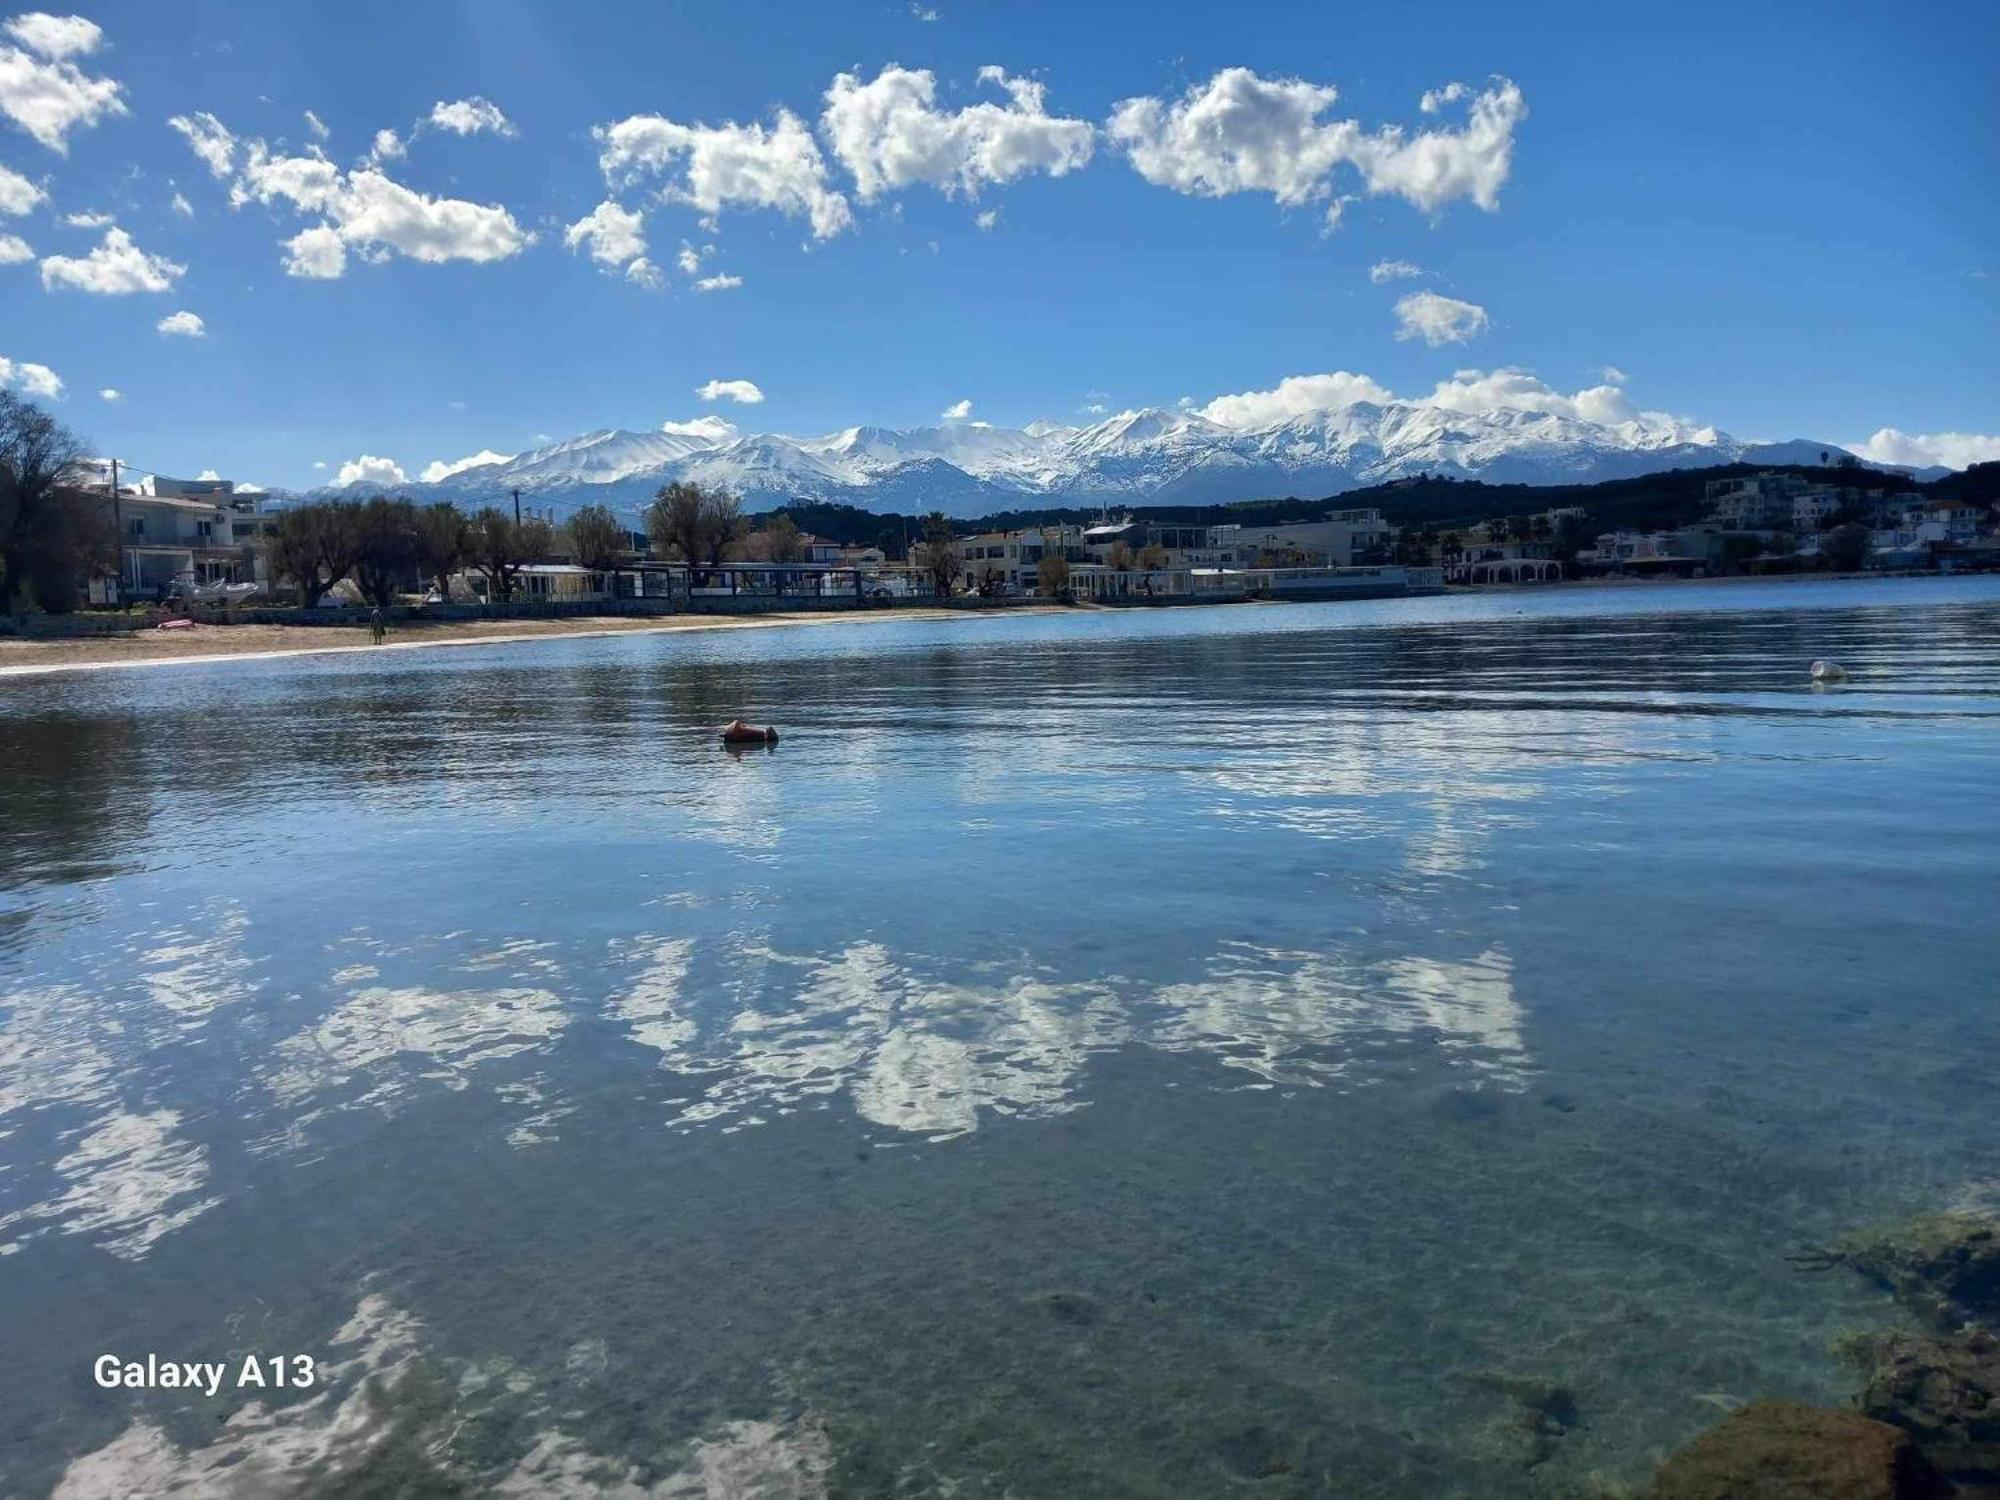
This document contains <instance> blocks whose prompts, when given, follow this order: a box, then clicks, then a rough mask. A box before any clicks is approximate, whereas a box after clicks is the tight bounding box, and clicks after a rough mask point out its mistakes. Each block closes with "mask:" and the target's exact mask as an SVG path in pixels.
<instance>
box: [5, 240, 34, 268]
mask: <svg viewBox="0 0 2000 1500" xmlns="http://www.w3.org/2000/svg"><path fill="white" fill-rule="evenodd" d="M34 258H35V252H34V250H33V248H32V247H31V246H30V245H29V244H28V242H27V241H26V240H24V239H22V238H21V237H20V236H19V235H18V234H0V266H18V265H22V264H24V263H25V262H27V261H31V260H33V259H34Z"/></svg>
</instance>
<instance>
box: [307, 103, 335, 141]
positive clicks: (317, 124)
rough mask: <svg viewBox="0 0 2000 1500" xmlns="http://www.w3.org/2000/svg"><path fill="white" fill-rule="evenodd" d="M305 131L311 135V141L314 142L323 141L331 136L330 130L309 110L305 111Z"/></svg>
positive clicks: (324, 122)
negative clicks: (308, 131)
mask: <svg viewBox="0 0 2000 1500" xmlns="http://www.w3.org/2000/svg"><path fill="white" fill-rule="evenodd" d="M306 129H308V130H310V131H311V132H312V133H313V139H314V140H316V141H323V140H325V139H326V138H327V137H328V136H330V135H332V134H333V132H332V131H331V130H328V129H327V128H326V121H324V120H322V119H321V118H320V117H319V116H318V115H316V114H314V113H313V112H312V111H311V110H307V111H306Z"/></svg>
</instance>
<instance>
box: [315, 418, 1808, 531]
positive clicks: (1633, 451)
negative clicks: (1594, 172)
mask: <svg viewBox="0 0 2000 1500" xmlns="http://www.w3.org/2000/svg"><path fill="white" fill-rule="evenodd" d="M688 425H690V426H693V427H695V428H696V429H697V430H694V431H688V430H665V431H659V432H628V431H621V430H618V429H606V430H604V431H600V432H589V433H585V434H583V435H582V436H580V437H574V438H569V439H566V440H565V441H562V442H558V443H550V444H548V445H546V446H544V447H540V448H536V449H534V450H532V451H530V452H527V453H521V454H517V455H515V456H514V457H512V458H509V459H507V460H505V461H504V462H488V463H484V464H479V465H474V466H471V467H467V468H463V469H460V470H458V471H457V472H455V473H452V474H449V475H447V476H446V477H444V478H441V479H439V480H437V481H436V482H434V483H430V484H421V483H419V484H411V485H407V486H399V487H397V492H398V493H402V494H408V495H410V496H411V498H413V499H420V500H428V499H449V500H456V501H459V502H461V503H463V504H472V505H479V504H491V503H496V502H498V501H501V500H503V499H505V497H506V496H507V494H508V492H509V491H511V490H515V489H518V490H519V491H520V492H521V495H522V497H523V498H524V499H531V500H532V501H533V502H534V503H536V504H537V505H541V506H544V507H547V508H549V509H551V510H552V511H553V512H554V513H555V514H556V516H557V517H558V518H560V517H561V516H562V515H564V514H566V513H567V512H568V511H570V510H572V509H575V508H576V507H579V506H582V505H586V504H592V503H597V504H603V505H607V506H609V507H610V508H611V509H612V510H613V511H615V512H617V513H619V514H620V515H623V516H625V517H627V518H629V519H631V520H632V521H633V522H635V523H636V522H637V520H638V518H639V517H640V515H641V514H642V513H643V512H644V510H645V507H646V506H647V504H648V503H649V502H650V501H651V499H652V497H653V495H654V493H655V492H656V491H657V490H658V489H659V488H660V486H662V485H664V484H668V483H671V482H673V481H675V480H692V481H697V482H700V483H703V484H714V485H722V486H725V487H727V488H728V489H730V490H732V491H734V492H735V493H736V494H737V495H739V496H740V497H741V498H742V500H743V504H744V508H745V509H746V510H750V511H759V510H768V509H771V508H772V507H774V506H776V505H779V504H782V503H784V502H786V501H788V500H816V501H838V502H842V503H845V504H849V505H854V506H859V507H861V508H862V509H865V510H872V511H881V512H901V513H903V514H921V513H924V512H928V511H932V510H941V511H943V512H944V513H945V514H946V515H948V516H952V517H956V518H964V517H971V516H981V515H988V514H992V513H994V512H997V511H1003V510H1011V509H1022V508H1028V507H1035V506H1058V505H1078V506H1094V505H1105V506H1132V505H1214V504H1222V503H1226V502H1229V501H1235V500H1249V499H1262V498H1271V497H1278V496H1299V497H1318V496H1323V495H1336V494H1339V493H1341V492H1342V491H1345V490H1350V489H1358V488H1361V487H1363V486H1366V485H1371V484H1379V483H1381V482H1383V481H1385V480H1390V479H1399V478H1404V477H1407V476H1410V475H1414V474H1420V473H1429V474H1440V475H1451V476H1453V477H1456V478H1464V479H1474V478H1476V479H1484V480H1487V481H1490V482H1493V483H1519V484H1589V483H1594V482H1596V481H1599V480H1605V479H1621V478H1629V477H1632V476H1634V475H1638V474H1644V473H1651V472H1654V471H1657V470H1661V469H1673V468H1693V467H1703V466H1707V465H1712V464H1725V463H1740V462H1747V463H1794V464H1804V463H1824V462H1826V458H1827V455H1833V456H1835V457H1839V456H1842V455H1843V453H1844V450H1842V449H1840V448H1838V447H1836V446H1835V445H1833V444H1830V443H1817V442H1808V441H1805V440H1797V441H1793V442H1785V443H1749V442H1743V441H1740V440H1738V439H1736V438H1733V437H1731V436H1729V435H1728V434H1727V433H1724V432H1720V431H1717V430H1716V429H1715V428H1713V427H1694V426H1691V425H1689V424H1686V423H1679V422H1672V421H1664V420H1661V419H1658V418H1647V419H1642V420H1635V421H1630V422H1621V423H1616V424H1600V423H1595V422H1589V421H1585V420H1582V419H1581V418H1578V417H1575V416H1571V415H1567V414H1563V413H1557V412H1546V411H1516V410H1493V411H1483V412H1476V413H1466V412H1459V411H1452V410H1449V409H1446V408H1444V407H1440V406H1435V405H1429V404H1421V403H1406V402H1389V403H1382V404H1376V403H1370V402H1359V403H1355V404H1353V405H1349V406H1342V407H1331V408H1325V409H1321V410H1315V411H1308V412H1304V413H1302V414H1299V415H1296V416H1291V417H1288V418H1285V419H1284V420H1282V421H1276V422H1272V423H1270V424H1268V425H1266V426H1261V427H1254V428H1248V429H1245V428H1239V427H1227V426H1223V425H1221V424H1219V423H1217V422H1213V421H1210V420H1209V419H1208V418H1206V417H1204V416H1202V415H1200V414H1199V413H1197V412H1191V411H1168V410H1163V409H1160V408H1150V409H1147V410H1143V411H1132V412H1124V413H1121V414H1120V415H1118V416H1115V417H1109V418H1107V419H1105V420H1104V421H1101V422H1097V423H1094V424H1092V425H1090V426H1083V427H1074V426H1064V425H1060V424H1057V423H1052V422H1037V423H1033V424H1031V425H1030V426H1028V427H1025V428H1008V427H993V426H988V425H986V424H984V423H976V422H956V423H949V424H946V425H944V426H939V427H916V428H887V427H848V428H843V429H842V430H840V431H838V432H834V433H831V434H828V435H826V436H824V437H784V436H780V435H778V434H775V433H759V434H743V433H738V432H736V431H734V430H733V429H730V428H729V427H728V426H727V424H725V423H721V422H714V421H710V422H706V423H701V424H688ZM381 488H382V486H380V485H379V484H369V483H361V484H353V485H348V486H346V487H344V488H340V487H335V488H332V489H327V490H321V491H316V492H315V493H317V494H345V495H362V494H370V493H375V492H377V491H379V490H380V489H381Z"/></svg>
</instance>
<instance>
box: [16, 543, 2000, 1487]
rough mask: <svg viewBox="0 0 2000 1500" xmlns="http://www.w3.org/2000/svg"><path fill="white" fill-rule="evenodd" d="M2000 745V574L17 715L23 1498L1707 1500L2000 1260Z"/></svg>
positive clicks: (1003, 628) (686, 647)
mask: <svg viewBox="0 0 2000 1500" xmlns="http://www.w3.org/2000/svg"><path fill="white" fill-rule="evenodd" d="M1815 657H1832V658H1835V659H1837V660H1839V661H1841V662H1843V663H1844V664H1846V665H1847V667H1848V668H1849V670H1850V671H1851V672H1852V673H1853V674H1854V680H1853V681H1852V682H1851V683H1850V684H1849V685H1848V686H1845V687H1843V688H1840V689H1837V690H1833V691H1816V690H1814V689H1813V687H1812V686H1811V685H1810V683H1809V682H1808V680H1807V666H1808V664H1809V663H1810V662H1811V661H1812V660H1813V659H1814V658H1815ZM739 711H740V712H742V713H743V714H744V715H745V717H749V718H752V719H766V718H769V719H775V720H776V721H777V722H778V723H779V724H780V725H781V726H782V727H783V729H784V732H785V737H784V740H783V743H782V744H780V745H779V746H778V747H776V749H775V750H774V751H772V752H770V753H765V752H763V751H757V752H754V753H748V754H743V755H733V754H730V753H728V752H725V751H723V750H722V749H720V748H719V747H717V745H716V744H715V743H714V736H713V726H714V725H715V724H717V723H718V722H720V721H721V720H723V719H726V718H727V717H729V716H730V715H732V714H734V713H737V712H739ZM1996 750H2000V581H1994V580H1979V579H1971V580H1959V581H1951V580H1946V581H1904V580H1898V581H1885V582H1882V583H1879V584H1851V583H1791V584H1781V585H1768V586H1766V585H1754V584H1730V585H1716V586H1711V587H1701V586H1682V587H1664V588H1646V589H1631V590H1612V589H1607V590H1594V591H1586V590H1565V591H1555V592H1550V593H1546V594H1533V593H1526V594H1510V595H1505V596H1489V597H1484V598H1478V599H1466V598H1458V599H1440V600H1414V601H1393V602H1383V603H1375V604H1347V605H1326V606H1268V607H1256V606H1248V607H1239V608H1218V609H1209V610H1198V611H1184V612H1157V613H1142V614H1141V613H1135V614H1105V613H1093V614H1089V615H1081V616H1042V617H1031V618H1012V619H991V618H970V619H965V620H959V621H951V622H946V623H936V624H932V623H918V622H898V621H879V622H878V621H870V622H867V623H856V624H850V625H844V626H830V627H827V628H823V629H822V628H812V629H771V630H756V631H736V632H727V633H722V632H718V633H712V634H707V633H704V634H684V635H675V636H650V637H632V638H624V639H609V640H586V641H572V642H556V643H549V642H543V643H535V644H531V645H523V646H514V647H495V648H488V649H481V650H477V651H459V650H451V651H437V652H420V653H397V654H396V655H395V657H394V658H393V659H389V660H386V661H385V660H383V659H379V658H378V659H371V658H369V657H368V656H366V655H352V656H340V657H324V658H312V659H304V660H297V661H291V662H284V661H274V662H262V663H235V664H218V665H211V666H195V667H176V668H169V669H159V670H150V671H131V672H122V671H121V672H107V673H95V674H89V675H84V676H76V677H69V678H39V679H17V680H13V681H7V682H0V826H4V828H5V831H6V834H7V853H6V859H5V869H4V873H0V1006H4V1020H3V1021H0V1329H4V1330H5V1335H4V1337H5V1347H6V1357H5V1358H4V1359H0V1492H5V1493H9V1494H38V1493H46V1492H49V1491H51V1490H56V1491H58V1492H60V1493H64V1494H72V1495H90V1494H125V1493H160V1492H165V1491H167V1490H169V1489H170V1488H171V1487H172V1486H173V1485H176V1484H178V1485H181V1486H184V1487H185V1492H186V1493H190V1494H193V1493H240V1494H291V1493H303V1494H310V1493H327V1494H369V1493H376V1494H426V1493H453V1492H478V1491H489V1490H498V1491H501V1492H505V1493H516V1494H572V1493H600V1492H601V1493H608V1494H661V1495H674V1496H683V1495H689V1496H705V1495H713V1496H723V1495H732V1496H733V1495H800V1496H809V1495H819V1494H839V1495H888V1494H908V1495H933V1494H937V1495H942V1494H955V1495H959V1496H968V1497H970V1496H998V1495H1013V1496H1083V1495H1146V1496H1169V1495H1173V1496H1179V1495H1200V1494H1217V1493H1231V1492H1233V1491H1234V1490H1236V1489H1237V1488H1239V1487H1244V1486H1254V1488H1255V1490H1256V1492H1257V1493H1259V1494H1269V1495H1277V1496H1285V1495H1328V1494H1337V1495H1347V1496H1413V1497H1414V1496H1423V1497H1427V1500H1428V1497H1437V1496H1446V1495H1465V1496H1482V1497H1484V1496H1494V1497H1507V1496H1515V1495H1522V1496H1527V1495H1555V1494H1566V1493H1581V1492H1584V1490H1583V1487H1584V1486H1586V1485H1587V1484H1588V1483H1589V1482H1590V1478H1589V1477H1590V1476H1592V1475H1594V1474H1601V1475H1604V1476H1609V1477H1611V1478H1614V1479H1625V1480H1631V1479H1637V1478H1640V1477H1642V1476H1643V1475H1645V1474H1646V1473H1647V1472H1648V1471H1649V1468H1650V1465H1651V1464H1652V1463H1653V1462H1654V1461H1656V1460H1657V1458H1658V1457H1659V1456H1660V1454H1661V1453H1662V1452H1663V1451H1665V1450H1666V1449H1668V1448H1670V1447H1671V1446H1672V1445H1674V1444H1676V1443H1678V1442H1680V1441H1682V1440H1683V1439H1685V1438H1686V1437H1687V1436H1688V1435H1689V1434H1691V1433H1692V1432H1693V1431H1695V1430H1697V1429H1699V1428H1700V1427H1702V1426H1704V1425H1706V1424H1708V1423H1709V1422H1711V1421H1713V1420H1714V1419H1715V1418H1716V1417H1717V1416H1718V1415H1719V1410H1720V1409H1722V1408H1726V1407H1727V1406H1728V1405H1729V1404H1730V1403H1732V1402H1734V1401H1737V1400H1741V1399H1745V1398H1747V1397H1750V1396H1753V1395H1756V1394H1758V1393H1761V1392H1773V1393H1784V1394H1791V1395H1796V1396H1801V1397H1805V1398H1809V1399H1837V1398H1838V1397H1839V1395H1840V1394H1841V1393H1842V1392H1844V1391H1845V1390H1846V1389H1847V1388H1848V1387H1849V1386H1850V1385H1851V1383H1852V1379H1851V1375H1850V1374H1849V1372H1848V1371H1846V1370H1845V1369H1843V1368H1842V1366H1841V1365H1840V1364H1839V1362H1838V1361H1837V1360H1836V1359H1835V1357H1834V1356H1833V1355H1832V1354H1831V1353H1830V1352H1829V1350H1828V1347H1827V1346H1828V1343H1829V1341H1830V1340H1831V1339H1833V1338H1834V1337H1836V1336H1837V1335H1838V1334H1839V1333H1840V1332H1841V1331H1842V1330H1843V1329H1845V1328H1848V1327H1852V1326H1856V1325H1861V1324H1868V1323H1879V1322H1882V1321H1885V1320H1887V1319H1889V1318H1890V1317H1891V1316H1892V1313H1891V1311H1890V1310H1889V1308H1888V1306H1887V1305H1886V1303H1885V1302H1884V1301H1883V1300H1882V1299H1881V1298H1879V1297H1878V1296H1876V1295H1875V1294H1873V1293H1871V1292H1870V1291H1868V1290H1867V1289H1866V1288H1864V1287H1861V1286H1860V1285H1858V1284H1854V1283H1852V1282H1850V1281H1848V1280H1844V1279H1843V1278H1841V1277H1840V1276H1837V1275H1836V1276H1811V1275H1804V1274H1801V1273H1800V1272H1799V1271H1797V1270H1796V1269H1795V1268H1794V1267H1793V1266H1792V1265H1790V1264H1789V1263H1788V1262H1787V1260H1786V1259H1785V1257H1786V1256H1787V1255H1788V1254H1790V1253H1792V1252H1794V1251H1796V1250H1798V1249H1799V1248H1800V1247H1802V1246H1806V1245H1810V1244H1814V1243H1820V1242H1824V1241H1825V1240H1827V1239H1828V1238H1830V1237H1832V1236H1834V1235H1836V1234H1839V1233H1841V1232H1843V1231H1845V1230H1847V1229H1849V1228H1851V1227H1853V1226H1855V1225H1856V1224H1858V1223H1862V1222H1867V1221H1871V1220H1876V1219H1880V1218H1884V1217H1892V1216H1895V1215H1897V1214H1900V1213H1904V1212H1907V1211H1910V1210H1912V1209H1918V1208H1928V1207H1934V1206H1937V1205H1940V1204H1943V1203H1947V1202H1953V1201H1959V1200H1963V1199H1967V1198H1977V1197H1980V1196H1982V1195H1984V1194H1986V1193H1987V1192H1988V1191H1989V1188H1990V1183H1989V1181H1988V1179H1989V1178H1990V1177H1991V1176H1992V1175H1993V1174H1994V1172H1995V1165H1994V1164H1995V1161H1996V1160H2000V1158H1997V1157H1996V1147H2000V1108H1996V1105H2000V1068H1996V1064H1995V1050H1994V1044H1995V1042H1996V1015H1995V1007H1994V971H1995V960H1996V957H2000V942H1997V941H1996V937H1995V931H1996V929H1995V922H1996V915H1995V914H1996V898H2000V837H1996V836H1997V835H2000V799H1996V796H1995V793H1996V791H2000V775H1996V758H1995V756H1996ZM105 1352H111V1353H118V1354H121V1355H124V1356H127V1357H134V1358H138V1357H143V1356H144V1355H145V1354H147V1353H149V1352H150V1353H154V1354H157V1355H159V1356H161V1357H162V1358H171V1359H203V1360H207V1359H235V1360H240V1358H241V1357H242V1355H244V1354H245V1353H258V1354H262V1355H265V1356H271V1355H282V1354H293V1353H308V1354H312V1355H314V1356H315V1357H316V1358H318V1359H319V1360H320V1361H321V1362H322V1365H323V1368H324V1369H325V1370H326V1372H327V1378H326V1379H325V1380H323V1381H322V1383H321V1384H320V1385H319V1386H318V1387H317V1388H315V1389H314V1390H311V1391H307V1392H291V1393H284V1392H257V1391H254V1390H252V1391H237V1390H225V1391H224V1392H223V1393H222V1394H221V1395H220V1396H218V1397H216V1398H214V1399H210V1398H208V1397H205V1396H195V1397H189V1396H188V1395H186V1394H185V1393H180V1392H157V1393H153V1394H142V1395H133V1394H131V1393H128V1392H126V1391H123V1390H101V1389H98V1388H97V1387H96V1386H95V1385H94V1384H93V1383H92V1380H91V1375H90V1366H91V1360H92V1359H93V1358H94V1357H95V1356H96V1355H98V1354H100V1353H105ZM233 1368H234V1366H233V1365H232V1370H233ZM1514 1377H1532V1378H1536V1379H1545V1380H1552V1381H1556V1382H1559V1383H1561V1384H1562V1385H1564V1386H1566V1387H1568V1388H1569V1389H1570V1390H1571V1391H1572V1392H1573V1393H1574V1397H1575V1404H1576V1412H1575V1417H1574V1420H1573V1421H1572V1422H1570V1423H1569V1424H1568V1425H1567V1427H1566V1428H1563V1429H1562V1430H1559V1431H1556V1432H1553V1433H1545V1434H1544V1435H1543V1436H1542V1438H1541V1439H1540V1440H1539V1441H1538V1440H1536V1439H1535V1438H1534V1436H1533V1435H1532V1434H1531V1433H1529V1432H1528V1431H1527V1430H1526V1429H1525V1427H1524V1418H1523V1409H1522V1407H1521V1406H1520V1405H1519V1403H1518V1402H1517V1401H1516V1400H1515V1399H1514V1398H1513V1397H1512V1396H1510V1395H1509V1394H1508V1392H1509V1389H1510V1381H1512V1380H1513V1378H1514ZM1516 1388H1517V1387H1516Z"/></svg>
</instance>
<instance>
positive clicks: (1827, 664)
mask: <svg viewBox="0 0 2000 1500" xmlns="http://www.w3.org/2000/svg"><path fill="white" fill-rule="evenodd" d="M1812 680H1813V681H1814V682H1845V681H1847V668H1845V667H1843V666H1842V665H1841V664H1840V663H1839V662H1837V661H1816V662H1814V663H1813V664H1812Z"/></svg>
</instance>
